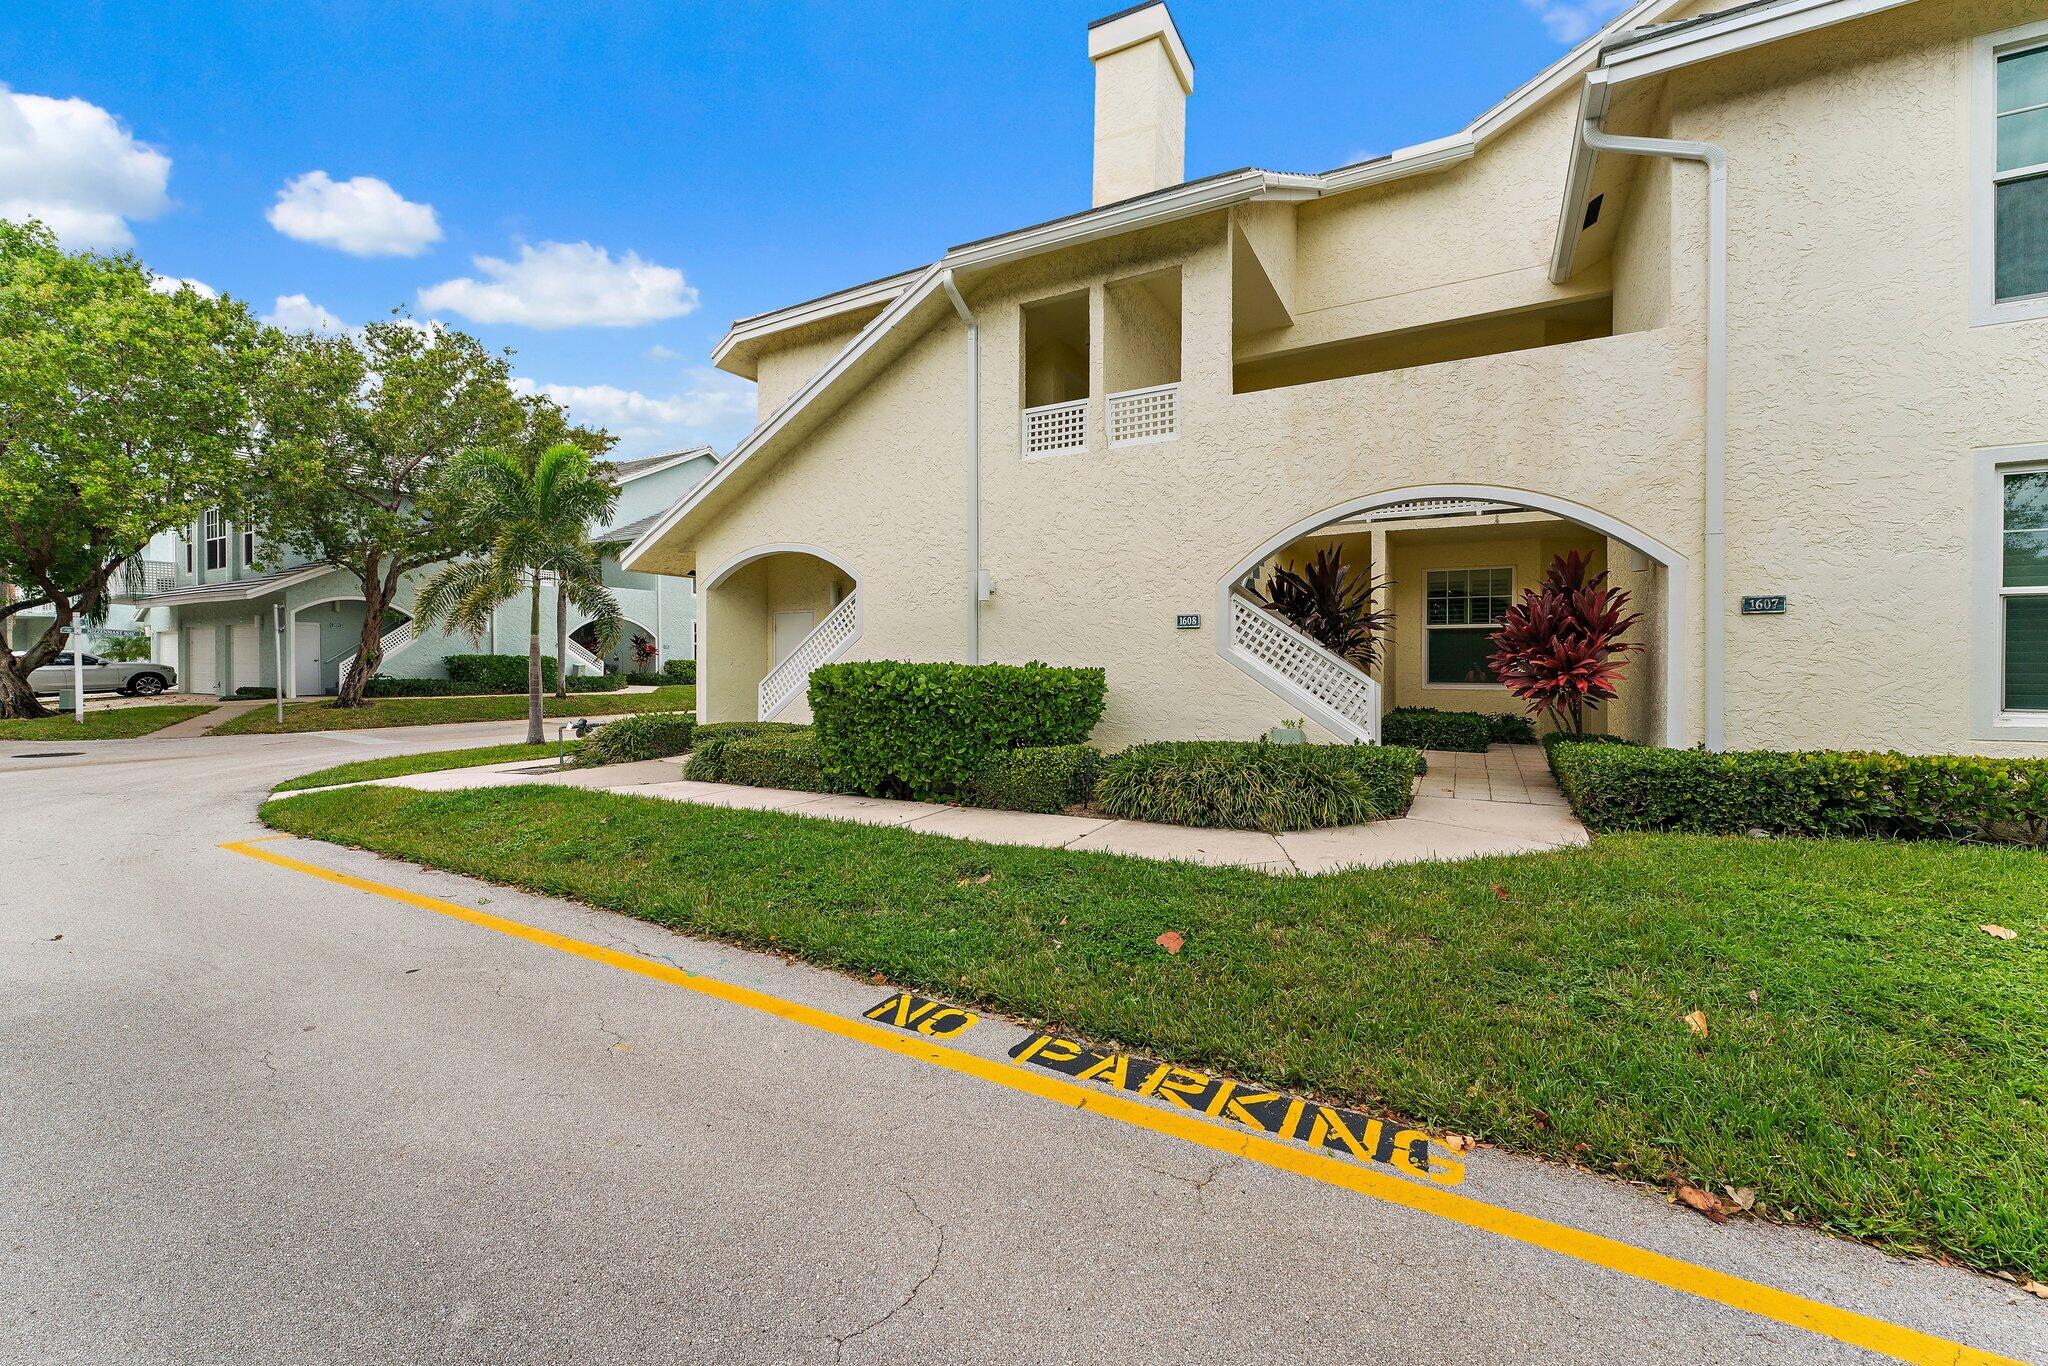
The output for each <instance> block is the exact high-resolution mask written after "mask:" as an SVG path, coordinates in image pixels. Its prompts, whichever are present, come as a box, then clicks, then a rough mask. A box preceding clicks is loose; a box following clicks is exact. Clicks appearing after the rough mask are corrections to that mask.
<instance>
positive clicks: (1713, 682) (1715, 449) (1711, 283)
mask: <svg viewBox="0 0 2048 1366" xmlns="http://www.w3.org/2000/svg"><path fill="white" fill-rule="evenodd" d="M1600 103H1601V105H1603V106H1604V104H1605V101H1604V100H1603V101H1601V102H1600ZM1603 117H1605V115H1604V112H1603V113H1595V114H1590V115H1588V116H1587V117H1585V118H1583V119H1581V120H1580V122H1579V137H1580V139H1581V140H1582V141H1583V142H1584V143H1585V145H1586V146H1587V147H1588V148H1590V149H1592V150H1593V151H1595V152H1613V153H1615V154H1616V155H1618V156H1638V157H1668V158H1670V159H1672V160H1675V161H1697V162H1699V163H1701V164H1702V165H1704V166H1705V167H1706V168H1707V459H1706V503H1707V508H1706V521H1707V526H1706V532H1707V544H1706V556H1705V561H1704V564H1703V566H1702V567H1703V572H1704V574H1705V577H1706V591H1705V592H1704V594H1703V595H1702V596H1703V598H1704V602H1703V603H1702V606H1701V610H1702V612H1703V613H1704V614H1705V616H1706V632H1705V652H1706V661H1705V663H1706V687H1705V694H1706V696H1705V712H1706V717H1705V721H1706V745H1707V748H1708V749H1710V750H1716V751H1718V750H1723V749H1726V748H1727V746H1728V726H1727V710H1726V706H1727V702H1726V697H1725V692H1724V689H1723V687H1722V669H1723V662H1724V660H1725V658H1726V654H1727V635H1728V623H1727V620H1726V618H1725V616H1724V611H1723V609H1724V602H1723V592H1722V587H1723V585H1722V580H1723V578H1724V576H1725V574H1724V567H1725V562H1726V556H1727V545H1726V534H1725V514H1726V503H1727V485H1728V154H1727V153H1726V152H1725V151H1723V150H1722V149H1721V148H1719V147H1717V146H1715V145H1714V144H1713V143H1711V142H1691V141H1687V140H1684V139H1681V138H1636V137H1619V136H1616V135H1614V134H1611V133H1607V132H1603V131H1602V130H1601V127H1600V121H1601V119H1602V118H1603ZM1587 178H1588V179H1589V180H1590V178H1591V169H1590V167H1588V170H1587Z"/></svg>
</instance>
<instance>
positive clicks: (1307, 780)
mask: <svg viewBox="0 0 2048 1366" xmlns="http://www.w3.org/2000/svg"><path fill="white" fill-rule="evenodd" d="M1421 771H1422V755H1421V754H1419V753H1418V752H1416V751H1415V750H1412V749H1408V748H1405V747H1402V746H1397V745H1273V744H1268V743H1266V742H1265V741H1263V740H1253V741H1244V740H1182V741H1168V742H1165V743H1160V744H1150V745H1138V746H1135V747H1134V748H1131V749H1127V750H1125V751H1124V752H1123V753H1121V754H1119V755H1116V756H1115V757H1113V758H1111V759H1110V760H1108V761H1107V762H1106V763H1104V764H1103V766H1102V776H1101V777H1099V778H1098V779H1096V783H1095V803H1096V805H1097V806H1099V807H1100V808H1101V809H1102V810H1103V811H1104V812H1106V813H1108V814H1109V815H1112V816H1120V817H1123V818H1125V819H1127V820H1140V821H1160V822H1164V823H1166V824H1169V825H1194V826H1216V827H1222V828H1226V829H1233V830H1263V831H1265V832H1267V833H1268V834H1277V833H1279V832H1280V831H1283V830H1312V829H1316V828H1319V827H1322V826H1330V825H1353V824H1356V823H1358V822H1360V821H1376V820H1386V819H1388V818H1390V817H1393V816H1398V815H1400V814H1401V813H1402V812H1404V811H1406V810H1407V809H1408V802H1409V798H1410V795H1411V793H1412V792H1413V790H1414V785H1415V777H1416V775H1417V774H1418V773H1420V772H1421Z"/></svg>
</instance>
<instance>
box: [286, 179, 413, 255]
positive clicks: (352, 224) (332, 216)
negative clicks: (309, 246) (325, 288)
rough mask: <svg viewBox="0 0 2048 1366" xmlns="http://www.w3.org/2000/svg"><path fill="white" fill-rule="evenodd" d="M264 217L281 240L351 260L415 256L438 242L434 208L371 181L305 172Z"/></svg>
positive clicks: (374, 180) (288, 183)
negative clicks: (344, 254)
mask: <svg viewBox="0 0 2048 1366" xmlns="http://www.w3.org/2000/svg"><path fill="white" fill-rule="evenodd" d="M263 216H264V217H265V218H266V219H268V220H269V221H270V226H271V227H273V228H276V229H277V230H278V231H279V232H281V233H283V234H284V235H285V236H286V237H293V238H297V239H298V240H299V241H301V242H314V243H317V244H319V245H320V246H323V247H333V248H334V249H335V250H337V251H345V252H347V253H348V254H349V255H351V256H418V255H419V254H420V253H421V252H423V251H425V250H426V249H427V248H428V247H430V246H432V245H433V244H434V243H436V242H438V241H440V240H441V222H440V220H439V219H438V218H436V217H435V215H434V206H433V205H431V204H415V203H413V202H412V201H411V200H409V199H407V198H406V197H405V196H404V195H401V194H400V193H399V192H398V191H396V190H394V189H392V188H391V186H390V185H388V184H386V183H385V182H384V181H381V180H379V179H377V178H376V177H375V176H367V175H359V176H355V177H354V178H352V179H349V180H335V179H332V178H331V177H329V176H328V174H327V172H325V171H308V172H306V173H305V174H304V175H302V176H294V177H293V178H292V179H290V180H287V181H286V182H285V184H284V188H283V189H281V190H279V191H278V192H277V202H276V203H275V204H273V205H271V206H270V208H269V209H268V210H266V211H265V212H264V215H263Z"/></svg>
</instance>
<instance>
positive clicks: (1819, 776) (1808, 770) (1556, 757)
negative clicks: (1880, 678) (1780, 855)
mask: <svg viewBox="0 0 2048 1366" xmlns="http://www.w3.org/2000/svg"><path fill="white" fill-rule="evenodd" d="M1549 748H1550V766H1551V771H1552V772H1554V773H1555V774H1556V775H1557V782H1558V786H1559V787H1560V788H1562V789H1563V790H1564V794H1565V796H1566V797H1567V798H1568V799H1569V800H1570V801H1571V804H1572V806H1573V808H1574V809H1575V810H1577V811H1578V813H1579V818H1580V819H1581V820H1583V821H1585V822H1586V824H1587V825H1588V826H1589V827H1591V828H1592V829H1594V830H1597V831H1602V832H1607V831H1624V830H1673V831H1683V832H1688V833H1693V834H1707V835H1734V834H1741V833H1743V832H1745V831H1749V830H1763V831H1766V832H1768V833H1770V834H1773V835H1814V836H1882V837H1888V838H1894V839H1984V840H1995V841H1999V842H2005V843H2020V844H2034V845H2039V844H2043V843H2048V759H1984V758H1972V757H1957V756H1950V755H1912V754H1888V753H1887V754H1865V753H1850V752H1837V751H1828V750H1816V751H1808V752H1778V751H1769V750H1762V751H1751V752H1748V753H1737V754H1709V753H1706V752H1705V751H1704V750H1690V749H1653V748H1650V747H1647V746H1641V745H1615V744H1586V743H1578V742H1573V741H1569V740H1565V741H1558V742H1555V743H1553V744H1551V745H1550V747H1549Z"/></svg>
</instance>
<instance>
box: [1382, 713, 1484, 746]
mask: <svg viewBox="0 0 2048 1366" xmlns="http://www.w3.org/2000/svg"><path fill="white" fill-rule="evenodd" d="M1380 740H1381V742H1382V743H1384V744H1389V745H1406V746H1408V747H1409V748H1411V749H1448V750H1456V751H1459V752H1461V753H1465V754H1484V753H1485V752H1486V747H1487V746H1488V745H1490V744H1492V743H1493V718H1492V717H1490V716H1485V715H1482V714H1481V713H1479V712H1476V711H1438V710H1437V709H1436V708H1434V707H1396V708H1394V709H1393V710H1392V711H1390V712H1388V713H1387V714H1386V715H1385V716H1384V717H1382V718H1380Z"/></svg>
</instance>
